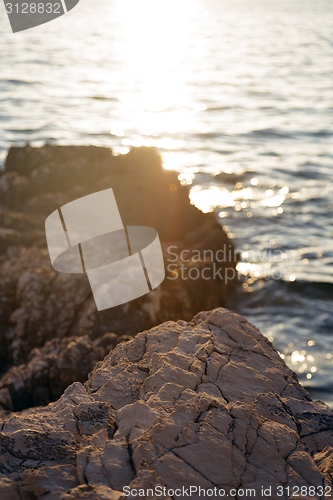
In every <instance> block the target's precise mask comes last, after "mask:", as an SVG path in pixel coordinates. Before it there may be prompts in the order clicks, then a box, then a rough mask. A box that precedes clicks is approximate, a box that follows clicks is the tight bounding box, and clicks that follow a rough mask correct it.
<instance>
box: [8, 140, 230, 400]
mask: <svg viewBox="0 0 333 500" xmlns="http://www.w3.org/2000/svg"><path fill="white" fill-rule="evenodd" d="M106 188H112V189H113V190H114V193H115V196H116V200H117V203H118V207H119V210H120V213H121V216H122V220H123V223H124V225H126V226H127V225H129V226H130V225H134V226H136V225H143V226H145V225H146V226H151V227H153V228H155V229H156V230H157V231H158V233H159V236H160V239H161V243H162V247H163V251H164V256H165V258H166V259H167V258H168V251H167V249H168V247H169V246H170V245H172V246H177V247H178V249H179V252H180V251H181V250H182V249H189V250H191V251H192V250H194V249H197V250H200V251H202V250H212V251H217V250H219V249H223V248H225V247H227V248H228V249H229V248H230V249H231V254H232V257H231V260H230V261H226V262H221V263H220V264H219V265H220V266H221V267H222V268H226V267H228V268H230V269H231V270H232V269H234V266H235V258H234V255H233V248H232V245H231V243H230V241H229V240H228V238H227V236H226V234H225V233H224V231H223V230H222V228H221V227H220V225H219V224H218V223H217V222H216V220H215V218H214V216H213V214H202V213H201V212H200V211H198V210H197V209H196V208H195V207H193V206H192V205H191V204H190V203H189V199H188V189H187V188H186V187H184V186H181V185H180V184H179V182H178V179H177V174H176V173H174V172H168V171H165V170H163V169H162V166H161V160H160V157H159V156H158V155H157V154H156V152H155V150H153V149H149V148H140V149H134V150H132V151H131V152H130V153H129V154H128V155H125V156H119V157H115V156H113V155H112V152H111V150H109V149H106V148H97V147H60V146H57V147H52V146H44V147H43V148H31V147H29V146H26V147H24V148H11V150H10V151H9V154H8V158H7V161H6V167H5V171H4V172H2V173H1V174H0V347H1V348H0V358H1V359H0V361H1V363H2V366H3V373H4V371H7V374H6V376H5V378H3V379H1V380H0V405H1V404H2V406H3V407H4V408H6V409H8V410H21V409H22V408H23V407H26V405H27V406H30V405H31V404H39V403H40V402H42V401H43V402H48V401H51V400H55V399H57V398H58V397H59V396H60V395H61V394H62V392H63V391H64V389H65V388H66V387H67V385H68V384H69V383H71V382H74V381H78V380H80V381H82V380H84V377H83V371H84V369H83V366H86V371H85V376H86V375H87V374H88V372H89V371H90V370H91V369H92V367H93V363H95V362H96V360H97V359H96V356H97V354H96V353H97V352H98V358H99V359H102V358H103V357H104V356H105V355H106V354H107V352H108V351H107V350H106V349H104V350H102V349H98V350H96V351H94V352H93V353H92V356H91V362H90V363H84V364H83V366H79V363H77V362H70V361H69V360H72V357H71V356H72V355H68V357H67V358H66V356H65V355H64V354H63V358H64V359H68V363H67V366H66V367H65V368H64V372H66V376H65V377H62V378H61V380H57V379H55V375H54V374H55V373H57V369H56V368H55V367H56V366H57V358H58V357H59V356H60V354H59V353H60V352H62V353H65V351H66V349H67V347H66V346H72V344H71V342H74V343H77V342H78V341H77V338H82V337H84V338H87V339H88V340H87V342H88V343H89V342H90V343H91V346H92V347H91V349H92V350H94V347H93V342H94V341H95V340H97V339H99V338H100V337H102V336H103V335H104V334H106V333H109V334H110V332H111V333H115V334H116V339H117V338H119V337H121V336H124V335H125V336H127V337H128V336H133V335H135V334H136V333H137V332H139V331H142V330H144V329H148V328H151V327H152V326H154V325H157V324H159V323H161V322H163V321H166V320H170V319H172V320H177V319H180V318H182V319H185V320H188V319H191V318H192V317H193V316H194V314H196V313H197V312H199V311H200V310H203V309H211V308H214V307H217V306H220V305H222V306H223V305H226V298H227V295H228V293H229V292H230V290H231V285H232V283H230V282H229V284H226V283H225V282H224V281H223V280H220V279H219V278H218V276H217V278H216V279H214V280H205V279H199V280H196V281H193V280H182V279H176V280H169V279H166V280H165V281H164V283H163V284H162V285H161V286H160V287H158V288H157V289H156V290H154V291H153V292H151V293H149V294H147V295H145V296H143V297H141V298H139V299H136V300H133V301H132V302H130V303H128V304H125V305H121V306H118V307H115V308H112V309H109V310H106V311H102V312H97V310H96V306H95V303H94V299H93V297H92V293H91V289H90V286H89V283H88V280H87V277H86V276H85V275H71V274H60V273H57V272H55V271H54V270H53V269H52V267H51V263H50V259H49V255H48V251H47V248H46V240H45V229H44V223H45V219H46V217H47V216H48V215H49V214H50V213H51V212H52V211H54V210H55V209H57V208H59V207H60V206H62V205H63V204H65V203H68V202H70V201H72V200H75V199H77V198H79V197H81V196H85V195H88V194H91V193H94V192H96V191H99V190H103V189H106ZM183 264H184V265H185V266H194V265H196V266H197V267H199V268H200V267H206V266H211V265H212V263H211V262H199V263H196V264H195V263H191V262H190V263H183ZM168 276H169V277H170V274H169V275H168ZM50 341H51V344H48V345H47V346H45V344H46V343H47V342H50ZM116 342H117V340H116ZM83 344H84V343H83ZM83 344H82V343H79V344H78V345H80V347H77V348H78V349H79V350H80V349H83V351H84V348H83ZM44 346H45V349H44ZM35 348H36V349H38V351H34V352H32V350H33V349H35ZM52 349H53V351H52ZM68 349H69V347H68ZM83 351H82V352H83ZM80 352H81V351H80ZM82 356H84V357H86V354H84V353H83V354H82ZM44 358H47V362H45V359H44ZM32 359H33V363H32V361H31V360H32ZM78 359H79V356H78ZM12 365H14V368H11V366H12ZM33 365H34V368H33V369H32V366H33ZM82 377H83V378H82ZM42 381H43V382H42ZM66 384H67V385H66ZM35 389H36V390H37V389H38V390H37V392H36V391H35ZM23 394H24V395H25V396H24V399H23V398H22V395H23ZM36 394H37V396H36ZM47 395H49V399H48V396H47ZM24 401H25V402H24ZM34 401H35V403H34Z"/></svg>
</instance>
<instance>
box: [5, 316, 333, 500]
mask: <svg viewBox="0 0 333 500" xmlns="http://www.w3.org/2000/svg"><path fill="white" fill-rule="evenodd" d="M0 445H1V468H0V471H1V474H2V476H1V477H0V491H1V492H2V496H1V497H2V498H10V499H12V500H16V499H17V500H18V499H30V498H34V499H36V498H37V499H39V498H43V499H45V500H51V499H52V500H53V499H56V498H57V499H81V498H82V499H85V498H89V499H96V500H97V499H104V498H105V499H106V498H108V499H121V498H125V497H124V495H123V494H122V492H123V488H124V487H125V486H130V487H131V488H135V489H137V488H145V489H147V488H154V487H156V486H161V487H166V488H167V489H169V488H170V489H175V488H182V487H184V488H189V487H190V486H197V487H199V486H200V487H201V488H205V489H214V488H215V487H216V488H218V489H219V488H224V489H225V490H226V491H227V492H228V491H229V492H230V489H231V488H236V489H237V488H238V489H239V488H241V489H244V488H255V489H256V492H257V495H256V497H257V498H261V494H260V492H261V488H262V487H265V488H268V487H272V492H273V493H272V495H271V498H273V499H278V498H284V499H287V498H290V496H289V497H288V494H287V490H286V489H285V493H284V494H283V495H282V496H279V495H277V491H278V490H277V487H278V486H284V488H286V487H287V486H290V487H301V486H303V487H309V486H315V487H320V486H322V487H324V486H327V487H331V486H332V477H333V415H332V412H331V410H329V408H328V407H327V406H326V405H324V404H323V403H321V402H313V401H311V399H310V397H309V395H308V394H307V392H306V391H305V390H304V389H303V388H302V387H301V386H300V385H299V383H298V382H297V380H296V377H295V374H294V373H293V372H291V371H290V369H289V368H287V366H286V365H285V364H284V362H283V361H282V360H281V358H280V357H279V355H278V353H277V352H276V351H275V350H274V349H273V347H272V346H271V344H270V343H269V342H268V340H267V339H266V338H265V337H263V336H262V335H261V333H260V332H259V331H258V330H257V329H256V328H255V327H253V326H252V325H251V324H249V323H248V322H247V321H246V320H245V319H244V318H242V317H241V316H238V315H236V314H235V313H232V312H230V311H228V310H226V309H216V310H213V311H211V312H205V313H200V314H198V315H197V316H196V317H195V318H194V319H193V321H192V322H190V323H187V322H185V321H178V322H171V321H170V322H167V323H164V324H162V325H160V326H158V327H155V328H153V329H151V330H149V331H146V332H143V333H140V334H138V335H137V336H136V337H135V339H134V340H131V341H130V342H127V343H123V344H119V345H117V346H116V347H115V348H114V349H113V350H112V351H111V352H110V354H109V355H108V356H107V357H106V358H105V359H104V361H103V362H100V363H98V364H97V366H96V367H95V368H94V370H93V371H92V372H91V374H90V376H89V380H88V381H87V382H86V383H85V384H84V385H82V384H81V383H79V382H76V383H74V384H73V385H71V386H70V387H68V388H67V389H66V391H65V393H64V394H63V396H62V397H61V398H60V399H59V400H58V401H57V402H56V403H51V404H50V405H48V406H47V407H45V408H42V409H32V410H29V411H26V412H24V413H22V414H18V415H13V416H11V417H10V418H9V419H7V420H4V422H3V424H2V428H1V434H0ZM313 497H315V498H320V495H317V496H314V495H303V496H302V498H307V499H309V498H313ZM128 498H133V497H132V496H129V497H128ZM179 498H186V495H185V496H180V497H179ZM192 498H200V497H199V496H198V495H195V494H193V495H192ZM235 498H242V495H241V494H240V495H237V496H236V497H235Z"/></svg>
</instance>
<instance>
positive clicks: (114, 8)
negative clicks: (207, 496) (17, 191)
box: [0, 0, 333, 405]
mask: <svg viewBox="0 0 333 500" xmlns="http://www.w3.org/2000/svg"><path fill="white" fill-rule="evenodd" d="M0 32H1V42H0V46H1V59H0V65H1V71H0V91H1V94H0V130H1V133H0V155H1V161H3V160H4V158H5V155H6V151H7V150H8V147H9V146H10V145H12V144H24V143H26V142H31V143H32V144H33V145H41V144H44V143H45V141H48V142H51V143H56V144H97V145H103V146H109V147H112V148H113V149H114V151H115V152H116V153H117V154H123V153H126V152H127V151H128V149H129V148H130V147H131V146H132V145H135V146H140V145H151V146H156V147H157V148H158V149H159V151H160V152H161V154H162V156H163V160H164V165H165V167H166V168H170V169H175V170H177V171H178V172H179V173H180V178H181V180H182V182H184V183H187V184H188V185H189V186H190V189H191V198H192V200H193V202H194V203H195V204H196V205H197V206H198V207H200V208H201V209H202V210H204V211H210V210H214V211H215V212H216V214H217V215H218V217H219V218H220V220H221V223H222V225H223V226H224V227H225V228H226V230H227V232H228V233H229V234H230V236H231V237H232V238H234V241H235V245H236V246H237V248H238V249H239V250H240V251H241V252H242V262H241V263H240V264H239V266H238V271H239V274H240V275H241V276H242V280H240V281H239V285H238V286H239V290H238V293H237V296H236V297H237V300H234V301H233V306H234V307H235V308H236V309H237V310H238V311H239V312H241V313H243V314H244V315H246V316H247V318H248V319H249V320H250V321H252V322H253V323H254V324H255V325H257V326H258V327H259V328H260V329H261V330H262V331H263V332H264V333H265V334H266V335H267V336H268V337H269V338H270V339H271V340H273V342H274V345H275V346H276V347H277V349H278V350H279V351H280V353H281V355H282V356H283V357H284V359H285V360H286V362H287V363H288V364H289V366H291V367H292V368H293V369H294V370H295V371H296V372H297V373H298V374H299V379H300V380H301V382H302V383H303V384H304V385H305V386H306V387H307V388H308V389H310V390H311V392H312V394H313V395H314V397H316V398H319V399H322V400H324V401H326V402H328V403H329V404H331V405H333V373H332V369H333V335H332V330H333V297H332V291H333V242H332V239H333V238H332V237H333V228H332V214H333V202H332V199H333V192H332V186H333V184H332V182H333V2H332V0H275V1H274V2H272V1H270V0H108V1H107V2H106V1H105V0H94V1H88V0H81V1H80V3H79V5H78V6H77V7H76V8H75V9H73V11H71V12H70V13H69V14H67V15H66V16H64V17H61V18H59V19H58V20H56V21H54V22H52V23H49V24H47V25H45V26H42V27H39V28H35V29H33V30H30V31H29V32H24V33H20V34H15V35H13V34H12V33H11V31H10V27H9V23H8V20H7V18H6V13H5V10H4V8H3V4H2V3H1V7H0Z"/></svg>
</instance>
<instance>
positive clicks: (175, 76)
mask: <svg viewBox="0 0 333 500" xmlns="http://www.w3.org/2000/svg"><path fill="white" fill-rule="evenodd" d="M117 9H118V13H119V18H120V22H121V27H122V39H121V40H119V43H121V44H122V46H123V47H122V48H123V50H124V51H125V54H126V60H127V65H126V66H125V67H124V69H123V72H124V73H125V76H126V82H127V84H125V88H124V89H123V92H121V93H120V94H119V95H118V98H119V100H120V101H122V102H124V103H127V104H129V103H130V105H131V108H132V110H133V112H134V114H135V122H136V124H137V127H138V132H139V133H140V134H142V137H143V144H144V145H154V146H157V147H159V146H160V145H157V144H155V143H154V144H151V142H152V141H151V138H152V137H154V136H156V135H160V134H161V133H162V134H163V133H166V134H177V133H179V132H181V131H183V130H187V128H188V126H189V122H190V120H191V113H193V112H195V111H197V103H195V102H194V100H193V99H191V92H190V89H189V87H188V84H187V82H188V81H189V76H190V75H189V74H188V70H187V69H186V58H187V51H188V48H189V44H191V40H192V37H191V30H192V29H193V27H192V21H193V19H194V18H195V17H196V16H197V15H198V14H200V10H201V9H200V7H198V5H197V4H196V3H195V0H182V1H181V2H179V0H142V1H140V2H137V0H121V1H119V2H118V4H117ZM149 136H150V138H149ZM148 142H149V144H148ZM179 147H180V145H179V144H178V143H177V138H171V139H170V140H169V142H168V148H167V149H176V150H177V149H179Z"/></svg>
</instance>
